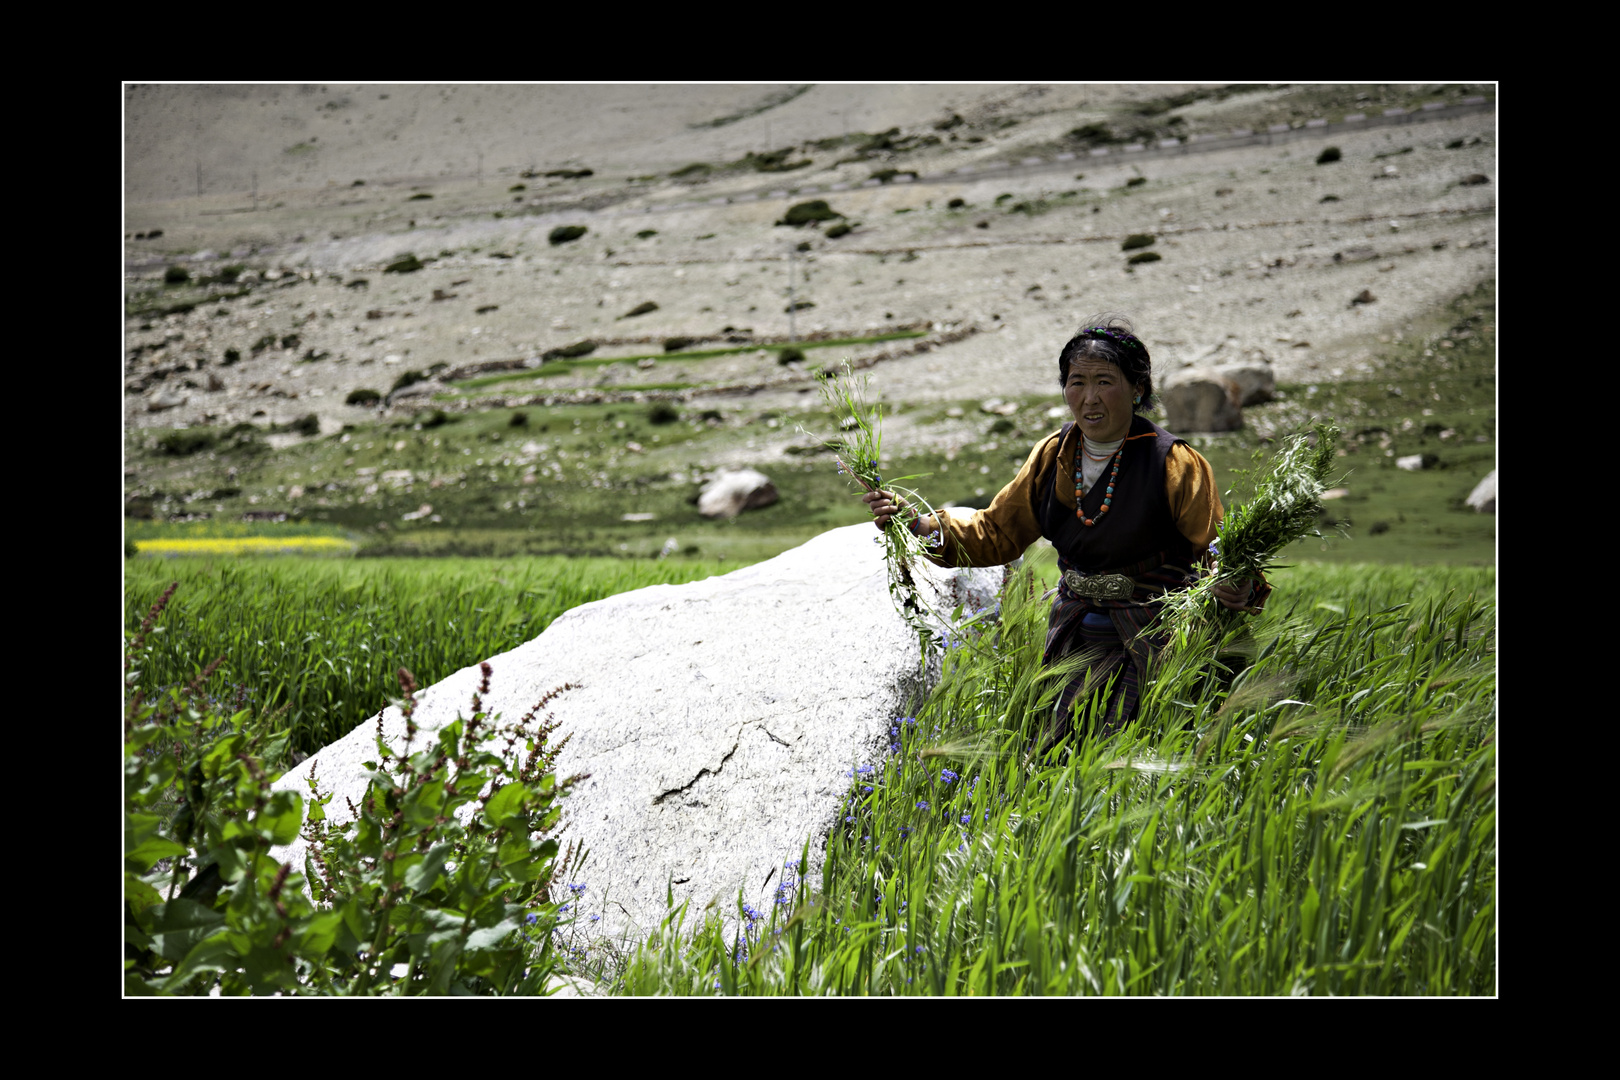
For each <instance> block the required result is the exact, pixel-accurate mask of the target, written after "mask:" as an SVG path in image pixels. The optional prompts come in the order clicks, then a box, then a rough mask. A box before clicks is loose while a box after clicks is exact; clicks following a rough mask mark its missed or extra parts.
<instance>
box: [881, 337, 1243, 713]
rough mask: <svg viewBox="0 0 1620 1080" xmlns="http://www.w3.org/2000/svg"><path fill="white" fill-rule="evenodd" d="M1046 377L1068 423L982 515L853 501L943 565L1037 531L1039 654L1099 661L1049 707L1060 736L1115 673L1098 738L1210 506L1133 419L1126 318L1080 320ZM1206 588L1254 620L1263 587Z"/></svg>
mask: <svg viewBox="0 0 1620 1080" xmlns="http://www.w3.org/2000/svg"><path fill="white" fill-rule="evenodd" d="M1058 379H1059V385H1060V386H1061V387H1062V388H1063V400H1064V402H1065V403H1066V404H1067V405H1068V407H1069V413H1070V415H1072V416H1073V417H1074V419H1073V421H1072V422H1070V423H1067V424H1064V425H1063V427H1062V428H1061V429H1060V430H1059V431H1057V432H1056V433H1055V434H1053V435H1049V436H1047V437H1046V438H1045V439H1044V440H1042V441H1041V442H1040V443H1039V444H1037V445H1036V447H1035V449H1034V450H1032V451H1031V452H1030V455H1029V459H1028V460H1027V461H1025V462H1024V467H1023V468H1022V469H1020V470H1019V472H1018V475H1017V476H1016V477H1014V478H1013V481H1012V483H1010V484H1008V485H1007V486H1006V487H1004V488H1002V489H1001V491H1000V492H999V493H997V495H996V497H995V498H994V499H992V500H991V502H990V506H989V507H988V508H987V509H984V510H975V511H971V512H968V511H963V510H954V511H951V512H949V513H946V512H941V513H939V514H938V515H931V516H927V517H917V516H915V515H914V514H912V513H911V512H910V511H909V508H908V506H907V504H906V502H905V501H904V500H902V499H900V498H898V497H897V496H896V495H894V494H893V493H892V492H888V491H873V492H869V493H867V494H866V495H864V496H862V498H863V499H864V501H865V502H866V503H867V505H868V507H869V508H870V509H871V511H872V515H873V517H874V518H876V521H877V526H878V528H880V529H882V528H887V527H888V524H889V521H890V519H891V518H894V517H896V516H897V515H898V516H899V517H900V520H901V521H902V522H905V524H906V525H907V527H909V528H910V529H911V530H912V532H914V533H917V534H919V535H924V536H931V537H937V538H938V541H939V546H938V547H937V548H936V549H935V550H936V554H935V555H933V556H931V558H932V559H933V561H934V562H936V563H938V564H939V565H941V566H998V565H1001V564H1004V563H1008V562H1011V561H1012V560H1013V559H1015V558H1017V557H1018V556H1019V555H1021V554H1023V552H1024V549H1025V548H1027V547H1028V546H1029V545H1030V544H1032V543H1034V542H1035V539H1036V538H1037V537H1042V536H1044V537H1046V539H1048V540H1050V541H1051V542H1052V545H1053V547H1055V548H1056V549H1057V552H1058V569H1059V570H1060V571H1061V572H1062V582H1061V584H1059V586H1058V587H1057V589H1056V590H1055V592H1056V597H1055V598H1054V600H1053V602H1052V613H1051V616H1050V619H1049V621H1048V625H1047V634H1046V650H1045V656H1044V660H1045V662H1046V663H1051V662H1053V661H1055V660H1058V659H1060V658H1062V657H1064V656H1068V655H1070V654H1072V653H1075V652H1078V651H1080V650H1082V649H1086V650H1090V651H1091V652H1093V653H1095V654H1098V655H1099V656H1100V659H1098V660H1096V661H1095V662H1093V663H1092V664H1090V665H1089V669H1088V670H1087V671H1085V672H1082V673H1081V674H1080V675H1079V676H1077V677H1076V678H1075V679H1074V680H1073V681H1072V682H1070V684H1069V685H1068V686H1067V687H1065V688H1064V691H1063V693H1062V695H1061V696H1060V698H1059V700H1058V704H1057V709H1056V719H1057V731H1056V736H1057V737H1059V738H1061V737H1062V736H1063V735H1065V734H1067V732H1068V730H1069V725H1070V718H1071V717H1072V715H1073V709H1072V706H1073V703H1074V699H1075V697H1076V696H1077V695H1078V694H1079V693H1080V691H1081V689H1082V688H1083V687H1085V686H1086V685H1087V684H1088V683H1089V684H1090V685H1092V686H1094V687H1101V686H1104V685H1106V684H1107V682H1108V680H1109V679H1110V678H1114V677H1115V676H1116V675H1117V679H1115V685H1114V690H1113V693H1112V695H1111V697H1110V700H1109V702H1108V703H1107V707H1106V710H1105V711H1104V713H1103V714H1102V715H1103V716H1104V717H1105V720H1104V723H1103V725H1102V732H1103V733H1108V732H1112V731H1115V730H1117V729H1118V728H1120V727H1122V726H1123V725H1124V724H1125V723H1126V722H1128V721H1129V720H1130V719H1131V718H1132V717H1133V716H1135V714H1136V703H1137V692H1138V686H1139V685H1140V680H1141V673H1142V672H1143V671H1145V670H1146V668H1147V664H1148V661H1149V660H1150V659H1151V657H1152V653H1153V650H1154V649H1155V648H1158V647H1160V646H1162V645H1163V644H1164V636H1163V634H1162V632H1156V631H1155V628H1154V627H1153V626H1152V624H1153V622H1154V619H1155V618H1156V617H1157V615H1158V613H1159V609H1160V607H1161V606H1162V605H1161V604H1160V602H1159V598H1160V597H1161V595H1162V594H1163V593H1164V592H1165V591H1167V590H1170V589H1182V588H1186V587H1187V586H1189V585H1191V584H1192V583H1193V582H1194V581H1196V580H1197V574H1198V568H1199V567H1200V566H1203V565H1207V563H1208V551H1209V544H1210V541H1212V540H1214V539H1215V535H1216V528H1217V526H1219V525H1220V522H1221V515H1222V509H1221V501H1220V495H1219V493H1218V491H1217V488H1216V486H1215V476H1214V472H1213V470H1212V469H1211V468H1210V465H1209V462H1208V461H1206V460H1204V458H1203V456H1202V455H1200V454H1199V453H1198V452H1197V451H1196V450H1194V449H1193V448H1192V447H1191V446H1189V445H1187V443H1185V442H1183V441H1182V440H1181V439H1179V438H1177V437H1176V436H1174V435H1172V434H1170V433H1169V432H1168V431H1165V430H1164V429H1163V428H1161V427H1159V426H1158V425H1157V424H1154V423H1152V422H1151V421H1149V420H1147V419H1145V418H1143V417H1142V416H1140V415H1138V410H1141V409H1147V408H1151V407H1152V403H1153V368H1152V362H1151V359H1150V357H1149V356H1148V350H1147V346H1145V345H1143V344H1142V342H1141V341H1140V340H1138V339H1137V337H1136V335H1135V334H1134V333H1132V330H1131V325H1130V323H1129V322H1128V321H1127V320H1125V319H1123V318H1118V317H1115V318H1112V319H1108V318H1104V317H1099V318H1097V319H1094V320H1092V321H1090V322H1088V323H1087V324H1086V328H1085V329H1083V330H1082V331H1081V332H1080V333H1079V334H1077V335H1075V336H1074V337H1073V338H1071V339H1070V340H1069V342H1068V344H1066V345H1064V346H1063V350H1062V352H1060V353H1059V354H1058ZM1214 591H1215V596H1216V598H1217V599H1218V600H1219V601H1220V602H1221V603H1222V604H1223V605H1225V606H1226V607H1228V608H1231V609H1233V610H1235V611H1248V612H1258V611H1259V610H1260V608H1261V606H1262V605H1263V603H1264V601H1265V597H1266V595H1267V594H1268V593H1269V592H1270V586H1268V585H1266V584H1265V583H1264V582H1260V583H1258V588H1257V587H1256V583H1255V582H1253V581H1242V582H1238V583H1235V584H1231V585H1221V586H1217V587H1216V588H1215V590H1214Z"/></svg>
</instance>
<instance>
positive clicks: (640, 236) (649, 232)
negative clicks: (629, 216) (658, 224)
mask: <svg viewBox="0 0 1620 1080" xmlns="http://www.w3.org/2000/svg"><path fill="white" fill-rule="evenodd" d="M657 235H658V230H657V229H642V230H641V231H640V232H638V233H636V239H637V240H646V239H647V238H648V237H652V236H657Z"/></svg>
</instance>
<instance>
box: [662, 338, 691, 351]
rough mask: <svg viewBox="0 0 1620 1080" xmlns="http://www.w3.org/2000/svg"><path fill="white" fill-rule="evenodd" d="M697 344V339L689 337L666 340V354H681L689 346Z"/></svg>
mask: <svg viewBox="0 0 1620 1080" xmlns="http://www.w3.org/2000/svg"><path fill="white" fill-rule="evenodd" d="M696 343H697V342H696V339H695V338H689V337H672V338H665V339H664V351H665V352H679V351H680V350H682V349H684V348H686V347H687V346H689V345H694V344H696Z"/></svg>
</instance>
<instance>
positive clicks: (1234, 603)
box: [1210, 578, 1254, 611]
mask: <svg viewBox="0 0 1620 1080" xmlns="http://www.w3.org/2000/svg"><path fill="white" fill-rule="evenodd" d="M1210 591H1211V592H1213V593H1214V594H1215V599H1217V600H1219V601H1220V602H1221V606H1222V607H1224V608H1230V609H1231V610H1233V611H1251V610H1253V609H1252V608H1251V607H1250V606H1249V605H1250V603H1251V601H1253V600H1254V579H1253V578H1242V579H1239V580H1237V581H1224V582H1221V583H1220V584H1219V585H1216V586H1215V587H1214V588H1213V589H1211V590H1210Z"/></svg>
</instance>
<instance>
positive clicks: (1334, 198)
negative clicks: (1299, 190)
mask: <svg viewBox="0 0 1620 1080" xmlns="http://www.w3.org/2000/svg"><path fill="white" fill-rule="evenodd" d="M1317 201H1318V202H1338V201H1339V197H1338V196H1337V195H1324V196H1322V197H1321V198H1320V199H1318V200H1317Z"/></svg>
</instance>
